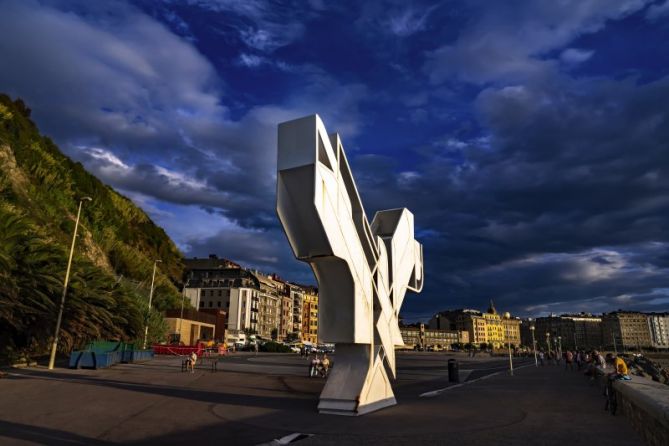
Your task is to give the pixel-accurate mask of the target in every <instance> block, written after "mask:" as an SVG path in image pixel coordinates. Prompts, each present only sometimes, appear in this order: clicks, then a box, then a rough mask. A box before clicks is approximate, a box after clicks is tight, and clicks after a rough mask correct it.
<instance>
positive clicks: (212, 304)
mask: <svg viewBox="0 0 669 446" xmlns="http://www.w3.org/2000/svg"><path fill="white" fill-rule="evenodd" d="M213 306H214V301H213V300H210V301H209V308H211V307H213Z"/></svg>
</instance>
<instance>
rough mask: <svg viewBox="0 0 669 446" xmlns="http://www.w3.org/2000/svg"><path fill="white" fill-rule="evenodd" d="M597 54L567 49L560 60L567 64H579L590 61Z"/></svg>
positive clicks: (589, 51) (590, 51)
mask: <svg viewBox="0 0 669 446" xmlns="http://www.w3.org/2000/svg"><path fill="white" fill-rule="evenodd" d="M593 54H595V52H594V51H592V50H582V49H578V48H567V49H566V50H564V51H563V52H562V53H561V54H560V59H561V60H562V61H563V62H565V63H567V64H579V63H582V62H585V61H586V60H588V59H590V58H591V57H592V55H593Z"/></svg>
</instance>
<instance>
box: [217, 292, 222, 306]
mask: <svg viewBox="0 0 669 446" xmlns="http://www.w3.org/2000/svg"><path fill="white" fill-rule="evenodd" d="M221 296H223V290H218V297H221ZM219 307H220V305H219Z"/></svg>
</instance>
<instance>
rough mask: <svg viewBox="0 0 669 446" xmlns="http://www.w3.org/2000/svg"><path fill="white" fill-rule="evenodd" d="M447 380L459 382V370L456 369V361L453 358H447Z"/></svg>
mask: <svg viewBox="0 0 669 446" xmlns="http://www.w3.org/2000/svg"><path fill="white" fill-rule="evenodd" d="M448 382H451V383H459V382H460V372H459V370H458V361H456V360H455V359H449V360H448Z"/></svg>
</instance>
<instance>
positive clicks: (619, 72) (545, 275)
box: [0, 0, 669, 319]
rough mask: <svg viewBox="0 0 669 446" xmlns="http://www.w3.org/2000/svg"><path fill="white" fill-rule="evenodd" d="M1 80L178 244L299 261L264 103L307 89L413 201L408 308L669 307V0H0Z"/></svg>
mask: <svg viewBox="0 0 669 446" xmlns="http://www.w3.org/2000/svg"><path fill="white" fill-rule="evenodd" d="M0 90H1V91H4V92H7V93H9V94H11V95H13V96H17V95H18V96H21V97H23V98H24V99H25V100H26V101H27V102H28V103H29V105H30V107H31V108H32V109H33V116H34V118H35V119H36V121H37V122H38V124H39V125H40V127H41V128H42V129H43V131H44V132H46V133H47V134H49V135H51V136H52V137H53V138H54V139H55V140H56V141H57V142H58V143H59V144H60V145H61V147H62V148H63V150H64V151H66V153H67V154H69V155H70V156H71V157H73V158H74V159H77V160H80V161H82V162H83V163H84V164H85V165H86V166H87V168H88V169H90V170H91V171H92V172H94V173H95V174H96V175H97V176H98V177H100V178H101V179H102V180H103V181H105V182H107V183H108V184H110V185H112V186H114V187H115V188H117V189H118V190H120V191H121V192H122V193H124V194H126V195H127V196H129V197H131V198H132V199H133V200H134V201H135V202H136V203H138V204H139V205H140V206H142V207H143V208H144V209H145V210H146V211H147V212H148V213H149V214H150V215H151V216H152V218H153V219H154V220H155V221H156V222H157V223H159V224H160V225H162V226H163V227H165V229H166V230H167V232H168V233H169V234H170V235H171V236H172V237H173V239H174V240H175V241H176V242H177V244H178V245H179V246H180V248H181V249H182V250H183V252H184V253H185V254H186V255H188V256H206V255H207V254H209V253H218V254H219V255H220V256H224V257H228V258H231V259H234V260H237V261H239V262H241V263H242V264H245V265H248V266H252V267H256V268H260V269H262V270H264V271H267V272H271V271H276V272H278V273H279V274H281V275H282V276H283V277H285V278H287V279H290V280H294V281H303V282H313V278H312V276H311V273H310V270H309V269H308V268H306V267H305V266H303V265H302V264H300V263H298V262H297V261H295V260H293V259H292V254H291V251H290V248H289V246H288V244H287V242H286V239H285V236H284V235H283V233H282V231H281V228H280V225H279V223H278V221H277V219H276V217H275V212H274V200H275V194H274V188H275V180H276V176H275V169H276V161H275V159H276V125H277V123H279V122H282V121H285V120H289V119H292V118H297V117H300V116H303V115H307V114H312V113H319V114H320V115H321V116H322V117H323V119H324V121H325V123H326V126H327V128H328V131H331V132H333V131H338V132H339V133H340V134H341V135H342V138H343V141H344V146H345V148H346V150H347V151H348V154H349V159H350V161H351V164H352V168H353V171H354V175H355V176H356V177H357V179H358V186H359V188H360V191H361V195H362V199H363V201H364V203H365V206H366V209H367V212H368V215H370V216H371V215H373V213H374V211H375V210H377V209H384V208H389V207H397V206H406V207H408V208H410V209H411V210H412V211H413V212H414V213H415V216H416V224H417V226H418V228H417V231H418V236H419V238H420V240H421V241H422V242H423V244H424V246H425V257H426V258H425V261H426V278H427V283H426V287H425V290H424V292H423V294H421V295H416V296H410V297H409V299H407V300H406V301H405V302H406V304H405V307H404V309H403V312H404V314H405V316H406V317H407V318H408V319H416V318H422V317H427V316H429V315H430V314H431V313H432V312H434V311H436V310H439V309H444V308H453V307H462V306H466V307H474V308H484V307H485V306H486V305H487V301H488V299H490V298H493V299H495V301H496V304H497V307H498V308H500V309H503V310H510V311H512V312H513V313H515V314H518V315H538V314H546V313H550V312H556V313H560V312H564V311H592V312H601V311H606V310H610V309H617V308H625V309H640V310H650V311H653V310H667V309H669V250H668V249H669V116H668V113H669V1H665V0H661V1H644V0H574V1H570V0H560V1H511V0H510V1H504V2H502V1H499V2H496V1H484V0H481V1H475V0H472V1H450V2H449V1H442V2H408V1H397V2H393V1H378V2H372V1H369V2H367V1H365V2H358V1H351V2H329V1H321V0H312V1H306V0H305V1H292V2H291V1H288V2H265V1H256V0H244V1H235V0H164V1H159V0H153V1H149V0H146V1H134V2H132V1H128V2H123V1H110V2H103V1H94V2H93V1H83V0H82V1H37V0H16V1H7V0H0Z"/></svg>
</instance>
